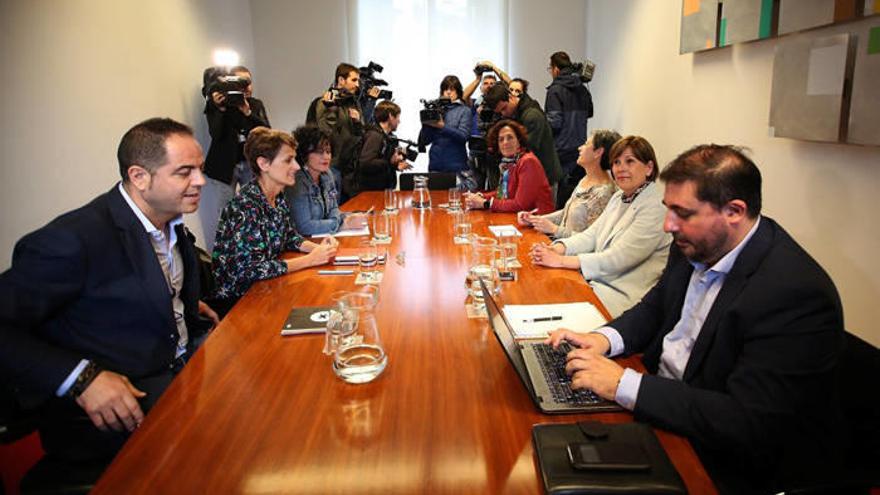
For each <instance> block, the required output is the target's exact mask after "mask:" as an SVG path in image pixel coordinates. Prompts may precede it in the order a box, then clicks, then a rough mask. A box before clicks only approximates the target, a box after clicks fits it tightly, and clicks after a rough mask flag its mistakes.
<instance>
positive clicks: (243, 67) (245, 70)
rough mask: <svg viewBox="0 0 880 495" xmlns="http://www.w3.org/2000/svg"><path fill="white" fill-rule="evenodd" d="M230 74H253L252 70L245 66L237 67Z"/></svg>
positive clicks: (230, 70)
mask: <svg viewBox="0 0 880 495" xmlns="http://www.w3.org/2000/svg"><path fill="white" fill-rule="evenodd" d="M229 72H230V73H232V74H235V73H236V72H247V73H248V74H253V72H251V70H250V69H248V68H247V67H245V66H243V65H236V66H235V67H233V68H231V69H229Z"/></svg>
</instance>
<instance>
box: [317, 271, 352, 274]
mask: <svg viewBox="0 0 880 495" xmlns="http://www.w3.org/2000/svg"><path fill="white" fill-rule="evenodd" d="M318 275H354V270H318Z"/></svg>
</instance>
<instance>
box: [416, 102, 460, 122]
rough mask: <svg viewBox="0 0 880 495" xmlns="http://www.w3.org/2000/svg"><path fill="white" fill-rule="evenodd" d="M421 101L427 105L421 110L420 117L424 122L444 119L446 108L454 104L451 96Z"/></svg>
mask: <svg viewBox="0 0 880 495" xmlns="http://www.w3.org/2000/svg"><path fill="white" fill-rule="evenodd" d="M420 101H421V102H422V105H423V106H424V107H425V108H424V109H422V110H420V111H419V119H421V121H422V124H424V123H427V122H437V121H438V120H440V119H442V118H443V115H444V114H445V113H446V109H447V108H449V105H452V100H450V99H449V98H437V99H436V100H424V99H423V100H420Z"/></svg>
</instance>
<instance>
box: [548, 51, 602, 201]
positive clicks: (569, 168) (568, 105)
mask: <svg viewBox="0 0 880 495" xmlns="http://www.w3.org/2000/svg"><path fill="white" fill-rule="evenodd" d="M582 67H583V64H574V63H572V62H571V59H570V58H569V56H568V54H567V53H565V52H556V53H554V54H553V55H551V56H550V66H549V67H548V70H549V71H550V75H551V76H553V82H551V83H550V86H548V87H547V98H546V99H545V100H544V111H545V112H546V114H547V121H548V122H549V123H550V128H551V129H553V138H554V140H555V144H556V154H557V155H559V164H560V165H561V166H562V179H561V180H560V181H559V192H558V195H557V197H556V207H557V208H562V207H564V206H565V202H566V201H568V198H569V196H571V193H572V192H573V191H574V189H575V187H576V186H577V184H578V182H580V180H581V179H582V178H583V177H584V174H585V173H586V172H584V169H583V168H581V167H579V166H578V165H577V158H578V147H579V146H580V145H581V144H583V143H584V142H585V141H586V140H587V119H589V118H590V117H592V116H593V97H592V95H591V94H590V90H589V89H587V87H586V83H587V82H588V79H586V78H585V77H584V76H583V75H582V74H581V73H580V72H581V71H580V69H581V68H582ZM585 79H586V80H585Z"/></svg>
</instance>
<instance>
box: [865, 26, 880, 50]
mask: <svg viewBox="0 0 880 495" xmlns="http://www.w3.org/2000/svg"><path fill="white" fill-rule="evenodd" d="M877 53H880V26H877V27H872V28H871V31H870V32H869V34H868V55H875V54H877Z"/></svg>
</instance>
